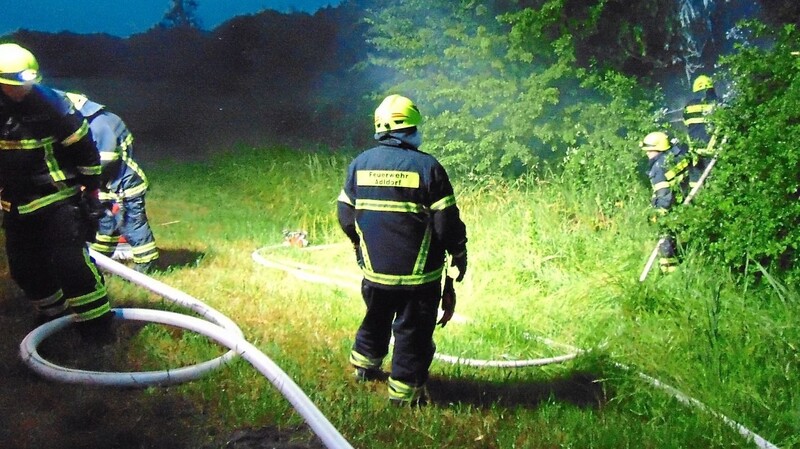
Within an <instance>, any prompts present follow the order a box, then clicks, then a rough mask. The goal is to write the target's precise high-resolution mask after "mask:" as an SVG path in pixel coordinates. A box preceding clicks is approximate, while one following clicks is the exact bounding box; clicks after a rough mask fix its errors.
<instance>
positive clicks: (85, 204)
mask: <svg viewBox="0 0 800 449" xmlns="http://www.w3.org/2000/svg"><path fill="white" fill-rule="evenodd" d="M99 195H100V191H99V190H84V191H83V193H81V209H82V210H83V213H84V214H85V215H86V217H88V218H89V219H91V220H99V219H101V218H103V217H105V216H106V215H111V211H110V210H108V207H106V205H105V204H103V203H102V202H101V201H100V198H99Z"/></svg>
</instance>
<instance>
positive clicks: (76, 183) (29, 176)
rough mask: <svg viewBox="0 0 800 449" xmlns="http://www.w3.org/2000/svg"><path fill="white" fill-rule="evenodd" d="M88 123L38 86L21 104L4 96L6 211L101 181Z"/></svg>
mask: <svg viewBox="0 0 800 449" xmlns="http://www.w3.org/2000/svg"><path fill="white" fill-rule="evenodd" d="M100 169H101V167H100V157H99V154H98V152H97V148H96V147H95V144H94V142H93V141H92V137H91V133H90V131H89V125H88V123H87V121H86V120H85V119H84V118H83V116H81V114H79V113H78V112H77V111H76V110H75V109H74V108H73V107H72V104H71V103H70V102H68V101H67V100H66V99H65V98H63V97H62V96H61V95H59V94H58V93H56V92H55V91H54V90H52V89H50V88H48V87H45V86H43V85H40V84H36V85H34V86H32V88H31V91H30V92H29V93H28V95H27V96H26V97H25V98H24V99H23V100H22V101H21V102H14V101H12V100H11V99H9V98H7V97H6V96H4V95H2V94H0V189H2V190H0V196H1V197H2V208H3V210H4V211H6V212H14V213H19V214H20V215H24V214H30V213H34V212H36V211H38V210H41V209H42V208H46V207H47V206H50V205H52V204H56V203H60V202H63V201H66V200H67V199H69V198H70V197H72V196H74V195H76V194H77V193H78V192H79V191H80V189H81V187H84V188H85V189H87V190H90V191H91V190H95V189H97V188H98V187H99V184H100V176H99V175H100Z"/></svg>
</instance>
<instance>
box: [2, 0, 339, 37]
mask: <svg viewBox="0 0 800 449" xmlns="http://www.w3.org/2000/svg"><path fill="white" fill-rule="evenodd" d="M197 3H198V5H199V6H198V15H199V17H200V20H201V22H202V26H203V28H205V29H213V28H215V27H216V26H217V25H219V24H220V23H222V22H224V21H226V20H228V19H230V18H231V17H234V16H237V15H244V14H254V13H257V12H259V11H261V10H264V9H274V10H277V11H282V12H292V11H304V12H314V11H316V10H317V9H319V8H320V7H325V6H336V5H338V4H339V3H341V0H197ZM170 4H171V2H170V1H169V0H0V11H2V13H0V35H4V34H8V33H10V32H13V31H15V30H17V29H28V30H34V31H47V32H59V31H71V32H74V33H80V34H86V33H108V34H111V35H114V36H120V37H126V36H129V35H131V34H135V33H141V32H144V31H147V29H149V28H150V27H152V26H153V25H155V24H156V23H158V22H159V21H160V20H161V18H162V17H163V16H164V13H165V12H166V10H167V9H168V8H169V6H170Z"/></svg>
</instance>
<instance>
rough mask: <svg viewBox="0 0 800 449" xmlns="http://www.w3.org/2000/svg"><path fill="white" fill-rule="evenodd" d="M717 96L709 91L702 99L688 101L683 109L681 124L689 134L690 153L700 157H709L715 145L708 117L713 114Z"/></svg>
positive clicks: (714, 136) (714, 137)
mask: <svg viewBox="0 0 800 449" xmlns="http://www.w3.org/2000/svg"><path fill="white" fill-rule="evenodd" d="M716 105H717V95H716V94H715V93H714V91H713V90H709V91H708V92H707V94H706V95H704V96H703V97H702V98H695V99H692V100H690V101H689V103H687V104H686V106H685V107H684V108H683V124H684V125H686V129H687V130H688V133H689V145H690V149H691V151H693V152H695V153H697V154H698V155H700V156H711V155H713V153H714V147H715V145H716V140H717V139H716V135H714V134H713V133H710V132H709V131H710V128H711V124H710V123H708V116H709V115H710V114H711V113H712V112H714V108H715V107H716Z"/></svg>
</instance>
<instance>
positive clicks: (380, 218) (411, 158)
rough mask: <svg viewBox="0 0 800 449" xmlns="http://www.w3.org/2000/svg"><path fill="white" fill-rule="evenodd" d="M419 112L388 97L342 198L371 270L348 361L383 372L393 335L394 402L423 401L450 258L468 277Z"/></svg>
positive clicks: (346, 221)
mask: <svg viewBox="0 0 800 449" xmlns="http://www.w3.org/2000/svg"><path fill="white" fill-rule="evenodd" d="M421 121H422V116H421V115H420V112H419V110H418V109H417V107H416V106H415V105H414V103H413V102H411V100H409V99H408V98H405V97H402V96H400V95H390V96H388V97H386V99H385V100H384V101H383V102H382V103H381V104H380V106H378V108H377V109H376V110H375V132H376V134H375V140H377V141H378V144H377V146H375V147H374V148H372V149H369V150H367V151H365V152H363V153H361V154H360V155H359V156H358V157H356V158H355V159H354V160H353V162H352V163H351V164H350V166H349V168H348V172H347V180H346V181H345V184H344V188H343V189H342V192H341V194H340V195H339V199H338V217H339V223H340V225H341V227H342V229H343V230H344V232H345V234H347V236H348V237H349V238H350V240H351V241H352V243H353V245H354V247H355V251H356V257H357V261H358V264H359V265H360V266H361V269H362V272H363V274H364V279H363V281H362V295H363V299H364V302H365V304H366V306H367V311H366V315H365V316H364V319H363V321H362V323H361V326H360V327H359V329H358V331H357V332H356V337H355V343H354V345H353V348H352V351H351V353H350V363H351V364H352V365H353V366H355V368H356V377H357V378H358V379H360V380H373V379H377V378H379V377H380V376H381V374H382V371H381V364H382V362H383V359H384V357H385V356H386V355H387V354H388V350H389V340H390V338H391V335H392V333H394V352H393V355H392V361H391V372H390V376H389V379H388V391H389V399H390V400H391V401H392V402H393V403H395V404H417V405H419V404H424V403H425V402H426V401H427V397H426V396H427V394H426V390H425V383H426V382H427V380H428V372H429V368H430V365H431V362H432V361H433V355H434V352H435V350H436V349H435V345H434V343H433V331H434V328H435V326H436V318H437V308H438V305H439V300H440V299H441V296H442V290H441V288H442V287H441V279H442V274H443V272H444V270H445V257H446V255H447V254H449V255H450V256H451V258H452V266H455V267H456V268H457V270H458V276H457V278H456V281H459V282H460V281H461V280H462V279H463V277H464V274H465V273H466V270H467V246H466V245H467V236H466V227H465V225H464V223H463V221H461V218H460V215H459V210H458V207H457V206H456V199H455V196H454V193H453V187H452V185H451V184H450V180H449V178H448V176H447V173H446V171H445V169H444V167H442V165H441V164H440V163H439V162H438V161H437V160H436V159H435V158H434V157H433V156H431V155H429V154H426V153H423V152H422V151H420V150H419V149H418V148H419V146H420V144H421V143H422V139H421V133H420V132H419V131H418V129H417V126H418V125H419V124H420V123H421Z"/></svg>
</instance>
